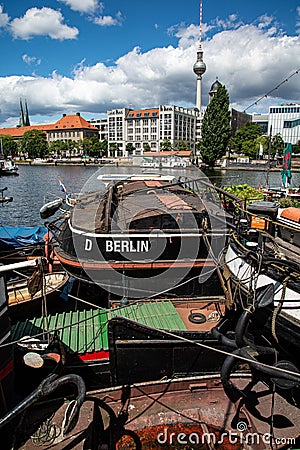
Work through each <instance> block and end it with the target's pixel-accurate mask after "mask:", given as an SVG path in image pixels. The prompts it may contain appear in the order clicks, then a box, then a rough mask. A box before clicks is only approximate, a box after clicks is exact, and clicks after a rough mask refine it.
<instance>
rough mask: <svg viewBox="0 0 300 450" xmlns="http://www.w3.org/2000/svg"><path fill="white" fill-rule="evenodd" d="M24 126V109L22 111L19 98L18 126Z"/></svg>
mask: <svg viewBox="0 0 300 450" xmlns="http://www.w3.org/2000/svg"><path fill="white" fill-rule="evenodd" d="M24 126H25V119H24V111H23V105H22V100H21V99H20V119H19V127H24Z"/></svg>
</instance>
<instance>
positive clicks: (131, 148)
mask: <svg viewBox="0 0 300 450" xmlns="http://www.w3.org/2000/svg"><path fill="white" fill-rule="evenodd" d="M148 145H149V144H148ZM144 148H145V144H144ZM134 150H135V146H134V145H133V144H132V142H128V143H127V144H126V151H127V154H128V156H129V155H132V154H133V151H134Z"/></svg>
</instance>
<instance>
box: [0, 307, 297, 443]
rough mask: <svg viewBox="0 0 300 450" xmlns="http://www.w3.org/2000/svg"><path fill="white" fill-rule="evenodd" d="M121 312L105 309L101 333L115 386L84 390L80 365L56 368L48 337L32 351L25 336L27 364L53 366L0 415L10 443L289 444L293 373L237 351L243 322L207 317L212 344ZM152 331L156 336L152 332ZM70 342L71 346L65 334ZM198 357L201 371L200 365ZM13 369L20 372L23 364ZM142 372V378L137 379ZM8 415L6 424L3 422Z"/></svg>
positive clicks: (293, 433) (293, 429)
mask: <svg viewBox="0 0 300 450" xmlns="http://www.w3.org/2000/svg"><path fill="white" fill-rule="evenodd" d="M143 306H144V307H145V306H147V305H146V304H145V303H144V304H143ZM148 306H149V305H148ZM204 311H205V310H204ZM154 317H155V316H154ZM163 317H164V318H165V317H166V314H163V316H162V318H163ZM78 318H79V316H78ZM73 319H74V317H73ZM120 320H122V319H121V317H114V318H112V319H111V321H110V322H109V323H110V324H112V327H111V329H110V332H109V337H112V336H113V337H114V339H113V340H112V351H113V356H112V367H111V371H112V373H113V380H114V381H115V382H118V381H119V384H117V385H114V384H113V385H110V386H103V384H100V385H99V381H98V384H96V385H95V386H94V388H93V389H92V390H91V389H89V386H88V385H87V380H88V378H87V376H86V375H84V374H83V372H81V375H79V374H78V373H76V372H71V373H68V372H67V373H66V372H64V371H63V370H62V367H63V366H62V365H61V362H62V360H64V359H65V358H64V356H63V357H62V356H61V355H59V354H58V353H57V354H55V353H54V350H53V348H52V349H51V347H50V346H49V347H48V350H47V351H46V352H45V354H43V355H39V354H38V353H37V351H38V350H39V343H34V340H32V345H33V346H34V345H35V347H34V351H27V352H26V351H25V354H24V357H23V361H24V362H25V363H26V364H27V367H28V369H29V370H35V372H36V373H37V372H40V371H42V370H43V367H44V365H46V363H47V361H48V362H49V364H52V366H51V367H52V370H51V372H50V374H49V367H50V366H49V367H48V374H47V375H45V376H44V377H43V378H42V380H41V382H40V383H39V384H36V386H35V388H33V389H32V390H31V391H30V392H29V393H28V394H27V395H25V397H24V399H23V400H21V401H20V402H19V403H17V404H16V405H14V406H13V407H12V408H11V409H10V411H9V412H8V413H6V414H4V415H3V416H2V417H1V418H0V433H3V430H4V431H5V430H7V429H8V430H10V432H9V437H10V442H13V443H14V445H15V447H14V448H24V449H26V448H32V446H33V445H37V444H39V445H41V444H42V443H43V445H46V446H47V445H51V448H53V449H57V450H58V449H60V448H67V447H70V448H73V447H74V446H75V445H76V446H79V445H80V446H82V447H83V448H113V449H124V450H125V449H132V448H140V449H142V448H151V449H153V448H164V446H165V448H180V446H181V445H184V446H185V447H187V446H191V447H192V448H203V447H205V448H206V447H207V446H208V448H216V446H218V448H221V449H225V448H231V449H237V450H238V449H241V448H242V449H247V448H253V449H257V450H271V449H273V448H274V442H276V448H282V449H286V448H290V447H291V446H297V443H298V442H299V436H300V424H299V403H298V402H297V393H298V389H299V383H300V374H299V372H296V371H295V370H294V368H293V366H291V365H288V364H287V363H286V361H282V362H281V365H280V364H279V362H280V361H278V362H277V363H276V364H273V363H272V360H271V359H270V356H271V355H270V354H269V355H267V358H266V360H265V361H258V360H256V359H255V348H254V347H253V346H252V347H251V351H250V350H248V353H247V352H245V353H243V354H242V352H241V350H242V349H243V347H239V340H240V339H244V338H246V336H245V331H246V330H245V328H244V327H240V329H239V331H238V333H235V334H234V335H232V336H231V337H228V335H227V336H225V335H224V334H222V332H220V321H219V320H218V321H216V322H215V326H214V327H213V329H214V330H216V331H217V333H216V334H215V339H216V340H219V338H218V337H217V335H218V333H219V336H222V339H220V342H221V340H222V344H221V343H220V344H219V345H216V342H215V341H213V340H211V339H210V338H209V336H208V335H206V337H205V334H203V335H202V337H201V338H200V339H199V340H198V339H192V336H191V335H190V336H189V337H187V335H184V334H183V333H179V332H178V330H177V332H175V331H173V332H172V331H169V330H163V329H161V330H158V329H155V328H153V327H149V326H145V325H142V324H139V323H138V322H137V321H136V320H134V321H133V320H132V319H125V322H124V323H123V324H122V323H121V322H120ZM221 322H222V319H221ZM97 323H98V327H99V322H98V321H97ZM70 324H74V321H73V320H72V322H70ZM120 325H121V328H120ZM128 325H129V328H128ZM243 325H246V323H245V321H243ZM55 326H56V327H57V324H56V325H55ZM198 326H199V329H200V328H201V326H203V322H202V324H198ZM143 327H144V330H143ZM90 328H91V327H89V329H90ZM242 328H244V329H243V331H242ZM213 329H211V332H212V331H213ZM86 331H87V330H86ZM159 331H160V333H161V334H160V335H157V334H155V333H158V332H159ZM132 333H134V334H133V336H132V338H131V339H130V342H129V345H128V342H127V337H128V336H130V335H131V334H132ZM149 333H153V339H152V343H151V339H150V338H149V337H148V339H146V341H144V337H145V336H146V335H147V334H149ZM196 333H197V332H196ZM198 333H199V331H198ZM86 335H87V332H85V333H81V334H78V333H77V338H76V339H75V341H76V340H77V346H78V347H80V346H81V344H82V340H80V339H79V340H78V338H80V337H81V339H82V338H83V336H86ZM69 343H70V344H71V343H73V345H74V339H69ZM20 344H22V341H21V342H20ZM25 344H26V342H25V341H24V345H25ZM149 344H150V345H149ZM233 346H236V349H235V350H233ZM81 348H82V347H81ZM224 348H228V349H229V348H231V351H226V350H224ZM238 348H239V350H240V352H238V351H237V349H238ZM136 349H139V352H136ZM256 349H259V350H260V351H262V349H261V347H260V348H258V347H257V348H256ZM153 350H154V351H153ZM192 350H193V352H192ZM266 353H267V352H266ZM158 355H159V357H158ZM170 356H171V360H169V357H170ZM265 356H266V355H265ZM268 360H269V363H268V362H266V361H268ZM222 361H223V362H222ZM29 363H30V365H29ZM144 363H146V365H145V367H143V364H144ZM245 363H247V364H245ZM197 364H198V367H197ZM220 364H221V369H219V367H218V366H219V365H220ZM201 366H202V368H203V370H204V372H203V373H199V367H201ZM249 367H250V369H251V370H249ZM33 368H35V369H33ZM124 368H127V370H124ZM187 368H188V371H187ZM37 369H38V370H37ZM162 369H163V370H162ZM174 369H175V370H174ZM176 369H177V370H176ZM197 369H198V373H197ZM73 370H75V367H73ZM136 371H137V372H136ZM180 372H181V374H180ZM193 372H194V373H193ZM22 373H23V379H24V369H23V372H22ZM141 375H143V376H144V377H145V378H147V379H148V380H150V381H145V380H143V381H138V378H139V377H141ZM157 376H159V377H158V378H156V377H157ZM31 379H32V378H31ZM31 379H30V380H31ZM134 380H137V381H134ZM26 385H27V384H26ZM23 386H24V383H23ZM27 387H28V385H27ZM12 423H13V424H14V427H13V428H12V427H10V428H9V425H11V424H12ZM9 448H11V447H9ZM294 448H296V447H294Z"/></svg>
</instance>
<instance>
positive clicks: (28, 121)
mask: <svg viewBox="0 0 300 450" xmlns="http://www.w3.org/2000/svg"><path fill="white" fill-rule="evenodd" d="M25 126H26V127H29V126H30V120H29V114H28V107H27V101H26V100H25Z"/></svg>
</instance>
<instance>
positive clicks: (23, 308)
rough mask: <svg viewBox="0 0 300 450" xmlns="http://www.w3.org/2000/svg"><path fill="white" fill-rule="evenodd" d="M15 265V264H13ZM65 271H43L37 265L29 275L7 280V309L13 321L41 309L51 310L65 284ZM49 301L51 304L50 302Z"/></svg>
mask: <svg viewBox="0 0 300 450" xmlns="http://www.w3.org/2000/svg"><path fill="white" fill-rule="evenodd" d="M13 266H14V267H15V265H13ZM68 280H69V275H68V274H67V273H66V272H65V271H55V272H52V273H44V272H43V270H41V268H40V266H38V268H37V270H36V271H35V272H33V274H32V275H31V276H30V277H26V278H21V279H17V280H14V281H12V280H11V281H8V282H7V294H8V309H9V314H10V318H11V319H12V320H13V321H16V320H17V319H20V318H22V317H23V318H24V317H27V318H28V317H32V315H35V314H37V313H38V314H41V312H42V311H43V309H45V310H48V309H51V310H53V309H54V308H55V305H54V303H57V302H59V301H61V300H60V297H59V294H60V293H61V292H62V290H63V287H64V286H65V285H66V284H67V282H68ZM51 302H52V303H53V304H51Z"/></svg>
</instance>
